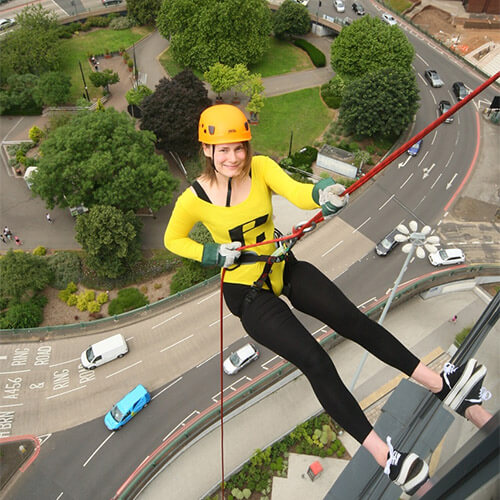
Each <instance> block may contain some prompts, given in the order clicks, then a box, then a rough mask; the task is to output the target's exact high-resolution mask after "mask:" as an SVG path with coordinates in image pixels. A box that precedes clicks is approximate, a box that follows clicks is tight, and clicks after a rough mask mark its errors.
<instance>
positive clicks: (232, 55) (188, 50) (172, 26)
mask: <svg viewBox="0 0 500 500" xmlns="http://www.w3.org/2000/svg"><path fill="white" fill-rule="evenodd" d="M157 26H158V30H159V31H160V33H161V34H162V35H163V36H164V37H165V38H168V39H169V40H170V43H171V50H172V53H173V57H174V59H175V61H177V62H178V63H179V64H181V65H183V66H185V67H189V68H196V69H199V70H201V71H206V70H207V69H208V68H209V67H210V66H212V65H213V64H215V63H216V62H220V63H222V64H226V65H228V66H234V65H235V64H237V63H243V64H247V65H248V64H250V63H255V62H257V61H259V60H260V59H261V58H262V56H263V55H264V53H265V51H266V50H267V48H268V47H269V35H270V34H271V29H272V23H271V11H270V9H269V7H268V6H267V3H266V1H265V0H201V1H200V0H169V1H166V2H163V4H162V6H161V8H160V12H159V14H158V18H157Z"/></svg>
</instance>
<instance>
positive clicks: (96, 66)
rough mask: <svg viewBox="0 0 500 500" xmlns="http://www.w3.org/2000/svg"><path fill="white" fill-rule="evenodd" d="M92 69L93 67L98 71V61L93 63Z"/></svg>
mask: <svg viewBox="0 0 500 500" xmlns="http://www.w3.org/2000/svg"><path fill="white" fill-rule="evenodd" d="M94 69H95V70H96V71H99V62H96V63H95V64H94Z"/></svg>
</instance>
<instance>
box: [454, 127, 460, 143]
mask: <svg viewBox="0 0 500 500" xmlns="http://www.w3.org/2000/svg"><path fill="white" fill-rule="evenodd" d="M459 139H460V130H459V129H457V138H456V139H455V146H456V145H457V144H458V141H459Z"/></svg>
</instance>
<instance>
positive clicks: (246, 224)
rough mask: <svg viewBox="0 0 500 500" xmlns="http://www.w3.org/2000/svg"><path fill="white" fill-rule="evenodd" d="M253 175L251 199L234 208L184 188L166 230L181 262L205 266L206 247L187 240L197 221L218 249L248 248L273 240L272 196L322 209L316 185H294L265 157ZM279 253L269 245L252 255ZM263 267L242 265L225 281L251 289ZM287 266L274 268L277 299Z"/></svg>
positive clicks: (168, 244) (272, 277) (254, 167)
mask: <svg viewBox="0 0 500 500" xmlns="http://www.w3.org/2000/svg"><path fill="white" fill-rule="evenodd" d="M251 175H252V177H251V178H252V186H251V189H250V194H249V195H248V197H247V199H246V200H245V201H243V202H241V203H239V204H238V205H235V206H231V207H221V206H217V205H213V204H211V203H208V202H206V201H204V200H202V199H200V198H198V196H197V195H196V194H195V193H194V192H193V191H192V189H191V188H188V189H186V190H185V191H184V192H183V193H182V194H181V196H179V198H178V199H177V202H176V204H175V208H174V210H173V212H172V217H171V218H170V221H169V223H168V226H167V229H166V231H165V237H164V242H165V246H166V247H167V249H168V250H170V251H171V252H174V253H176V254H178V255H181V256H182V257H186V258H189V259H194V260H197V261H199V262H201V259H202V255H203V245H202V244H200V243H197V242H196V241H194V240H192V239H191V238H189V236H188V235H189V232H190V231H191V229H192V228H193V226H194V225H195V224H196V223H197V222H202V223H203V225H204V226H205V227H206V228H207V229H208V230H209V231H210V234H211V235H212V238H213V239H214V241H215V242H216V243H218V244H222V243H229V242H231V241H240V242H241V243H242V245H250V244H252V243H257V242H260V241H266V240H271V239H273V234H274V223H273V207H272V203H271V196H272V193H273V192H275V193H277V194H279V195H282V196H284V197H285V198H286V199H288V200H289V201H290V202H291V203H293V204H294V205H296V206H297V207H299V208H302V209H304V210H311V209H314V208H318V206H319V205H317V204H316V203H315V202H314V200H313V198H312V189H313V185H312V184H303V183H301V182H297V181H295V180H293V179H292V178H291V177H290V176H288V175H287V174H286V172H284V171H283V170H282V169H281V167H280V166H279V165H278V164H277V163H276V162H274V161H273V160H271V159H270V158H268V157H267V156H254V157H253V158H252V166H251ZM275 249H276V247H275V246H274V244H267V245H261V246H257V247H254V248H252V249H251V250H252V251H254V252H256V253H258V254H259V255H271V254H272V253H273V252H274V250H275ZM264 264H265V263H264V262H256V263H253V264H244V265H241V266H239V267H237V268H236V269H233V270H228V272H226V275H225V282H227V283H240V284H243V285H252V284H253V283H254V282H255V280H257V279H258V278H259V276H260V275H261V273H262V270H263V268H264ZM284 265H285V263H284V262H280V263H276V264H274V265H273V268H272V272H271V274H270V275H269V277H270V280H271V284H272V288H273V290H274V293H276V294H277V295H279V294H280V293H281V291H282V289H283V268H284ZM265 288H268V287H267V286H265Z"/></svg>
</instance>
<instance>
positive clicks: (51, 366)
mask: <svg viewBox="0 0 500 500" xmlns="http://www.w3.org/2000/svg"><path fill="white" fill-rule="evenodd" d="M74 361H80V358H75V359H70V360H69V361H62V362H61V363H56V364H55V365H49V368H54V367H55V366H61V365H67V364H68V363H73V362H74Z"/></svg>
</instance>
